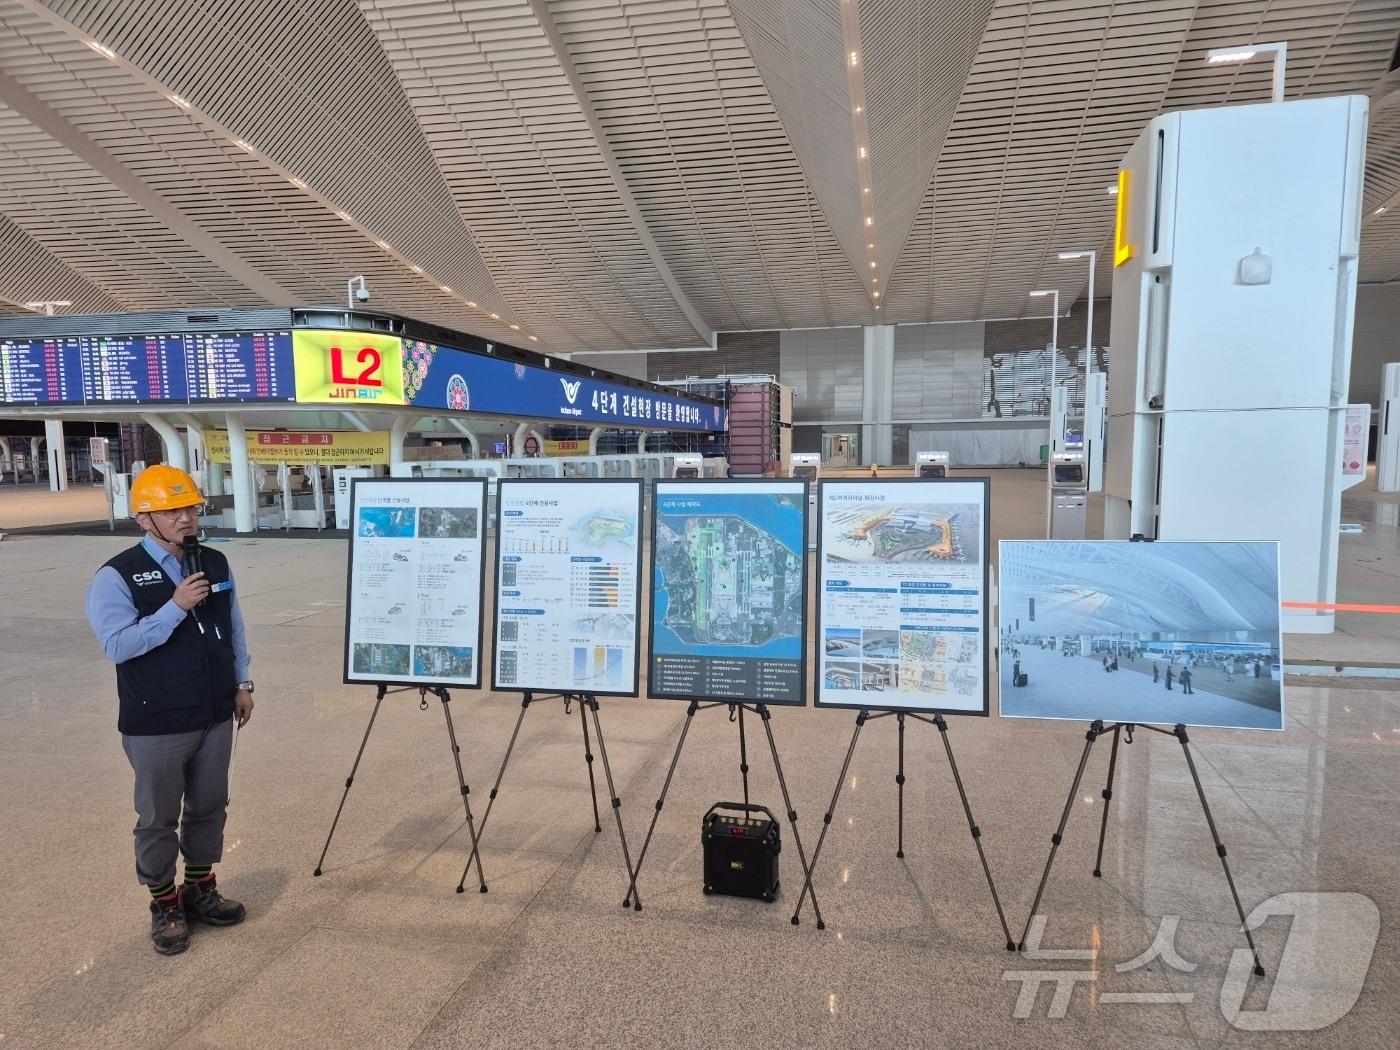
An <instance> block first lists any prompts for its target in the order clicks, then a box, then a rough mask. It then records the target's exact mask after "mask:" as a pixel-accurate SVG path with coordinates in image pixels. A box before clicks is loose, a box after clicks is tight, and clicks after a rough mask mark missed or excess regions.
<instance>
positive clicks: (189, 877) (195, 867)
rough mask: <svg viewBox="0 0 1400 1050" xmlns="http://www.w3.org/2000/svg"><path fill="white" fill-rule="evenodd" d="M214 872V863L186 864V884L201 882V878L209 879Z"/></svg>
mask: <svg viewBox="0 0 1400 1050" xmlns="http://www.w3.org/2000/svg"><path fill="white" fill-rule="evenodd" d="M213 873H214V865H212V864H186V865H185V885H186V886H188V885H190V884H191V883H195V882H199V881H200V880H201V879H207V878H208V877H209V876H210V875H212V874H213Z"/></svg>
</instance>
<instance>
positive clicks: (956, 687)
mask: <svg viewBox="0 0 1400 1050" xmlns="http://www.w3.org/2000/svg"><path fill="white" fill-rule="evenodd" d="M819 492H820V495H819V501H818V502H819V503H820V514H821V519H820V520H821V532H820V539H819V542H818V555H819V560H818V564H819V568H818V572H819V574H820V582H819V591H818V594H819V603H818V640H817V653H818V663H819V667H820V676H819V678H818V680H817V692H816V701H817V704H818V706H826V707H849V708H865V709H870V710H890V711H937V712H944V713H961V714H976V715H985V714H986V713H987V681H986V679H987V642H986V636H987V623H988V603H987V539H986V530H987V482H986V481H985V480H980V479H978V480H967V481H962V480H946V481H945V480H941V479H940V480H932V479H929V480H926V479H919V480H908V479H894V480H889V479H887V480H882V481H859V480H851V481H845V480H836V481H823V482H822V483H821V488H820V490H819Z"/></svg>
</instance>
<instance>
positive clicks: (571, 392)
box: [559, 376, 583, 405]
mask: <svg viewBox="0 0 1400 1050" xmlns="http://www.w3.org/2000/svg"><path fill="white" fill-rule="evenodd" d="M559 382H560V383H562V384H563V385H564V396H565V397H566V398H568V399H569V404H571V405H572V404H573V403H574V401H575V400H577V399H578V388H579V386H581V385H582V383H583V380H582V379H576V380H574V381H573V382H572V383H570V382H569V381H568V380H567V379H565V378H563V377H562V376H561V377H560V378H559Z"/></svg>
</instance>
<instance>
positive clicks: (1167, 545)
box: [999, 540, 1283, 730]
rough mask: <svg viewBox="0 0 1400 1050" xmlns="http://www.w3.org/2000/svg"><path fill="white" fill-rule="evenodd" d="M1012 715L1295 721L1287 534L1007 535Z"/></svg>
mask: <svg viewBox="0 0 1400 1050" xmlns="http://www.w3.org/2000/svg"><path fill="white" fill-rule="evenodd" d="M1000 568H1001V623H1000V632H999V644H1000V647H1001V657H1000V660H1001V674H1000V682H1001V714H1002V715H1003V716H1006V717H1013V718H1069V719H1075V720H1078V721H1083V722H1092V721H1093V720H1095V719H1103V720H1104V721H1113V722H1134V723H1153V724H1165V725H1176V724H1182V725H1195V726H1213V727H1218V728H1229V729H1276V730H1281V729H1282V728H1283V668H1282V666H1281V664H1280V656H1279V654H1280V652H1281V651H1282V650H1281V642H1282V637H1281V635H1280V629H1279V586H1278V544H1277V543H1273V542H1256V543H1248V542H1192V543H1185V542H1163V541H1157V542H1155V543H1121V542H1108V541H1096V542H1090V541H1082V542H1081V541H1074V542H1060V543H1056V542H1046V541H1022V540H1006V541H1003V542H1002V544H1001V561H1000Z"/></svg>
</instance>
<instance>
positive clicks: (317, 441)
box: [204, 430, 389, 466]
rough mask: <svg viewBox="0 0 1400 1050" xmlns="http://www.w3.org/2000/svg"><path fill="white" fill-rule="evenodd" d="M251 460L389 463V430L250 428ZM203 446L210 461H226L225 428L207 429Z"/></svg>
mask: <svg viewBox="0 0 1400 1050" xmlns="http://www.w3.org/2000/svg"><path fill="white" fill-rule="evenodd" d="M246 433H247V439H248V460H249V462H252V463H333V464H339V465H342V466H343V465H345V464H355V465H366V464H374V463H388V462H389V432H388V431H387V430H371V431H369V432H368V433H360V432H359V431H345V432H340V431H334V430H316V431H312V430H249V431H247V432H246ZM204 447H205V449H206V453H205V454H206V455H207V456H208V458H209V461H210V462H211V463H228V462H230V458H229V443H228V431H227V430H206V431H205V432H204Z"/></svg>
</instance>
